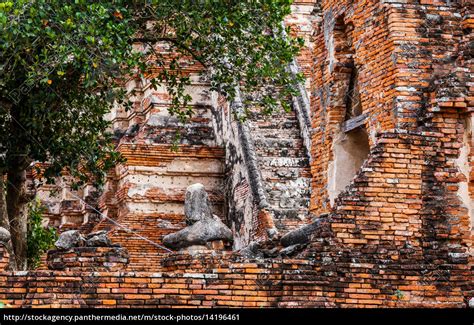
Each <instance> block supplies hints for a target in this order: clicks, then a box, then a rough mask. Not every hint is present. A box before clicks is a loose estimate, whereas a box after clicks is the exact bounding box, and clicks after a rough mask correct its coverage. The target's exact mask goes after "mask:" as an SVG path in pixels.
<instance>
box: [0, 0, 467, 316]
mask: <svg viewBox="0 0 474 325" xmlns="http://www.w3.org/2000/svg"><path fill="white" fill-rule="evenodd" d="M472 10H473V4H472V2H471V1H469V0H457V1H449V0H380V1H375V0H301V1H295V2H294V4H293V13H292V14H291V15H290V16H289V17H288V18H287V20H286V23H287V24H288V25H291V26H292V29H293V32H294V33H296V34H298V35H300V36H302V37H303V38H304V39H305V43H306V44H305V47H304V49H303V50H302V52H301V54H300V56H299V57H298V59H297V60H296V62H295V63H294V64H293V65H292V66H291V67H289V69H291V70H292V71H294V72H295V73H296V72H298V71H301V72H303V73H304V75H305V77H306V83H305V84H304V85H301V87H300V89H299V96H297V97H295V98H293V99H292V111H291V112H277V113H275V114H274V115H273V116H271V117H268V116H263V115H261V114H260V113H259V112H257V111H252V114H251V116H250V117H249V119H248V120H246V121H238V120H236V119H234V118H233V112H239V110H241V109H242V104H241V102H240V101H239V98H236V100H235V101H234V102H232V103H229V102H226V101H225V100H224V99H223V98H222V97H221V96H219V95H218V94H216V93H212V92H210V91H209V85H208V84H207V83H206V80H205V79H203V78H201V77H200V71H201V68H200V66H199V65H197V64H195V63H193V62H190V63H189V68H188V71H187V72H188V73H189V74H190V75H191V79H192V81H193V85H192V87H191V89H189V92H190V94H191V95H192V98H193V100H192V103H191V104H192V105H193V107H194V109H195V111H196V115H195V116H194V117H193V118H192V119H191V120H190V121H189V123H188V124H186V125H184V126H181V125H179V123H178V121H177V120H176V119H175V118H174V117H173V116H170V115H169V114H168V112H167V107H168V105H169V102H168V99H169V98H168V95H167V94H166V91H165V89H164V88H161V89H158V90H156V91H155V90H153V89H152V88H151V87H150V85H149V83H147V80H140V79H137V80H130V81H129V83H128V84H127V89H129V90H130V89H136V90H138V92H137V95H136V96H135V97H134V98H133V100H134V103H135V105H134V107H133V110H131V111H125V110H123V109H121V108H120V107H117V108H116V109H115V110H114V111H113V112H112V114H111V116H110V119H111V121H112V122H113V129H114V131H115V134H116V138H117V148H118V150H119V151H120V152H121V153H122V154H123V155H124V156H125V158H126V159H127V161H126V162H125V163H123V164H120V165H118V166H116V168H115V169H114V170H113V171H111V172H110V173H109V175H108V182H107V184H106V186H105V188H104V189H103V190H102V191H98V190H97V189H94V188H92V187H90V186H87V187H85V188H83V189H81V190H79V191H72V190H70V189H63V190H62V192H61V193H60V195H59V196H57V195H56V196H54V195H52V194H51V191H52V190H53V188H49V187H45V186H43V187H40V188H39V189H38V190H37V195H38V196H39V197H40V198H41V199H42V201H43V203H44V204H45V205H46V206H47V207H48V209H49V210H48V213H47V215H46V217H47V218H48V220H49V222H50V224H51V225H55V226H57V227H58V228H59V229H60V231H61V232H63V233H65V232H66V231H69V230H71V229H72V230H78V232H72V233H71V232H70V233H68V234H73V237H74V236H76V235H77V237H74V240H73V241H68V245H69V246H68V245H66V246H61V247H62V249H58V250H54V251H51V252H49V253H48V257H47V258H46V259H45V261H44V263H43V264H42V266H41V267H40V269H38V270H33V271H28V272H9V271H7V270H5V271H3V272H2V273H0V300H1V301H2V302H4V303H6V304H7V305H9V306H12V307H31V306H42V307H78V306H89V307H175V306H187V307H189V306H192V307H219V306H227V307H467V306H468V305H471V306H472V305H473V304H474V300H473V296H474V288H473V279H474V277H473V261H474V260H473V254H474V248H473V246H472V244H473V234H474V232H473V231H474V230H473V223H474V205H473V200H474V185H473V184H474V171H473V170H471V169H472V168H473V166H474V165H473V161H474V160H473V159H474V154H473V151H472V146H473V142H472V128H473V117H472V114H473V112H474V110H473V108H474V105H473V104H474V95H473V90H474V85H473V81H472V75H473V71H472V67H473V57H472V55H473V35H474V34H473V32H472V28H473V26H474V16H473V11H472ZM158 47H159V50H160V51H162V52H166V51H167V49H166V48H162V47H161V48H160V45H158ZM250 110H252V108H250ZM176 132H181V134H182V136H181V138H180V139H179V143H177V144H173V139H174V137H175V134H176ZM31 177H32V179H34V177H35V175H32V176H31ZM197 183H200V184H202V187H199V188H200V189H205V191H206V192H207V195H205V193H201V194H199V195H200V197H206V199H205V200H204V199H202V200H201V201H202V202H204V201H205V202H209V205H210V208H209V207H208V206H207V204H204V203H202V204H203V205H202V206H199V204H198V208H197V209H196V208H193V209H189V207H190V205H191V204H192V203H191V202H192V201H193V200H192V198H191V197H192V195H191V194H189V192H188V194H187V189H188V186H190V185H193V184H197ZM194 189H196V188H195V187H194ZM191 190H192V188H191ZM188 191H190V190H189V189H188ZM207 197H208V198H207ZM201 201H199V202H201ZM199 202H198V203H199ZM185 206H186V208H185ZM201 210H202V211H201ZM196 211H197V212H196ZM203 211H204V212H203ZM202 213H204V214H205V215H206V217H205V218H207V219H205V220H208V221H206V222H210V223H213V225H211V226H209V227H214V226H215V224H214V223H216V224H219V225H221V224H222V225H225V226H224V227H226V228H227V227H228V229H230V231H231V233H232V237H233V238H232V240H229V238H228V236H227V235H222V234H223V232H224V233H226V232H225V230H222V229H223V228H222V229H220V230H219V231H218V232H217V233H218V235H215V236H214V235H213V236H208V237H206V238H205V239H203V238H201V237H199V236H198V237H199V238H198V239H190V238H191V237H189V236H188V237H186V243H180V245H181V246H179V247H181V248H176V247H175V249H170V248H167V247H166V246H165V245H164V244H166V240H165V242H164V241H163V238H164V237H165V236H166V235H170V234H173V233H177V232H179V231H182V230H183V229H185V228H186V227H188V229H189V227H195V228H199V227H197V226H195V225H196V223H197V222H202V220H204V219H201V216H202ZM196 216H199V217H196ZM193 218H194V219H193ZM215 218H218V219H215ZM201 226H202V225H201ZM207 226H208V225H206V227H207ZM219 227H220V226H219ZM213 229H214V228H213ZM214 230H215V229H214ZM91 233H92V235H91ZM92 237H94V238H95V239H94V240H91V238H92ZM71 238H72V237H71ZM168 238H170V237H168ZM179 238H181V237H179ZM192 238H194V237H192ZM114 245H115V246H117V247H114ZM0 256H2V259H0V267H2V268H4V269H5V268H6V265H7V264H8V263H7V261H8V253H7V250H6V249H5V248H3V247H0Z"/></svg>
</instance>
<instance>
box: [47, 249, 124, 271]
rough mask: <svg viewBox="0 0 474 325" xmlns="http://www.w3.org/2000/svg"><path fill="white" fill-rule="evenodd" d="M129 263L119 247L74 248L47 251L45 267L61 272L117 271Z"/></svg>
mask: <svg viewBox="0 0 474 325" xmlns="http://www.w3.org/2000/svg"><path fill="white" fill-rule="evenodd" d="M128 263H129V257H128V252H127V250H126V249H124V248H121V247H76V248H73V249H71V250H69V251H58V250H50V251H48V257H47V265H48V268H49V269H51V270H62V271H72V270H78V271H90V272H94V271H119V270H124V269H125V268H126V267H127V264H128Z"/></svg>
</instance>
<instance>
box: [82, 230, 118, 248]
mask: <svg viewBox="0 0 474 325" xmlns="http://www.w3.org/2000/svg"><path fill="white" fill-rule="evenodd" d="M85 246H88V247H109V246H112V241H111V240H110V239H109V237H108V236H107V231H100V232H95V233H91V234H89V235H88V236H87V237H86V242H85Z"/></svg>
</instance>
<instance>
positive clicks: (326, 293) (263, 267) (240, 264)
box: [0, 250, 466, 308]
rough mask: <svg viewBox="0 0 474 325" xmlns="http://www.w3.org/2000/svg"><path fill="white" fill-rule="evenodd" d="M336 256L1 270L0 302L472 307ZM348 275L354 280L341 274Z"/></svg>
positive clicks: (451, 294)
mask: <svg viewBox="0 0 474 325" xmlns="http://www.w3.org/2000/svg"><path fill="white" fill-rule="evenodd" d="M315 254H318V253H317V251H315ZM380 254H384V253H383V252H381V253H380ZM333 256H339V257H338V258H339V262H337V263H336V264H335V263H333V262H331V261H330V260H328V257H325V258H324V259H319V258H317V259H315V260H312V261H310V260H300V259H283V260H282V259H267V260H245V259H242V258H241V257H238V256H234V255H217V256H216V255H211V254H206V255H200V256H190V255H185V254H180V255H174V256H172V257H168V258H166V257H165V259H164V260H163V262H162V269H161V270H159V271H157V272H155V273H151V272H93V273H91V272H82V273H81V272H77V271H69V272H62V271H31V272H16V273H8V272H2V273H0V300H1V301H2V302H4V303H5V304H7V305H9V306H11V307H35V306H36V307H39V306H41V307H46V308H47V307H56V308H59V307H62V308H67V307H69V308H77V307H81V306H85V307H101V308H102V307H114V308H115V307H150V308H157V307H160V308H161V307H252V308H259V307H376V306H385V307H398V306H400V307H402V306H411V307H413V306H425V307H428V306H429V307H464V306H466V305H465V301H464V298H465V297H463V294H464V293H463V292H462V291H459V288H457V287H449V286H446V287H443V288H438V287H436V286H434V285H428V284H425V285H423V284H418V283H417V282H416V280H415V277H413V276H409V275H407V276H406V277H397V275H395V274H392V273H391V272H390V271H391V268H390V267H387V274H385V275H383V276H384V277H385V279H381V276H376V275H374V274H373V273H372V272H371V270H372V265H371V264H370V263H369V262H362V261H353V260H352V258H353V256H351V253H350V251H349V250H346V251H344V252H340V253H337V252H334V255H333ZM343 261H344V263H343ZM401 269H402V270H404V272H406V273H408V272H409V268H401ZM349 271H350V272H351V275H350V276H348V275H347V273H346V275H345V276H342V274H343V272H349ZM415 294H420V295H421V296H419V298H417V297H418V296H415Z"/></svg>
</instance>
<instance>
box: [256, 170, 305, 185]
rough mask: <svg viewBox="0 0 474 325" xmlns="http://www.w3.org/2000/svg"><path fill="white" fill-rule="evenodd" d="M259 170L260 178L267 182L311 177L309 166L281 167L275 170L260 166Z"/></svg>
mask: <svg viewBox="0 0 474 325" xmlns="http://www.w3.org/2000/svg"><path fill="white" fill-rule="evenodd" d="M260 172H261V174H262V178H263V179H264V180H265V181H268V182H286V181H292V180H297V179H299V178H305V179H310V178H311V173H310V170H309V168H281V169H277V170H274V169H270V168H262V169H261V170H260Z"/></svg>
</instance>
